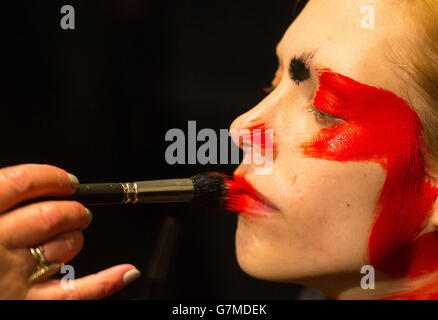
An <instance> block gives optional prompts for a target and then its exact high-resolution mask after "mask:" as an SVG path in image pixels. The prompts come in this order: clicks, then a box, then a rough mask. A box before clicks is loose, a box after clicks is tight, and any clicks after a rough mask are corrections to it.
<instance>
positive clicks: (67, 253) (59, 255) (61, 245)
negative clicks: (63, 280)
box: [42, 231, 84, 263]
mask: <svg viewBox="0 0 438 320" xmlns="http://www.w3.org/2000/svg"><path fill="white" fill-rule="evenodd" d="M83 245H84V235H83V234H82V232H81V231H71V232H65V233H63V234H61V235H58V236H56V237H54V238H52V239H50V240H48V241H47V242H45V243H44V244H42V247H43V249H44V257H45V258H46V260H47V262H48V263H54V262H63V263H67V262H69V261H70V260H72V259H73V258H74V257H76V255H77V254H78V253H79V252H80V251H81V249H82V246H83Z"/></svg>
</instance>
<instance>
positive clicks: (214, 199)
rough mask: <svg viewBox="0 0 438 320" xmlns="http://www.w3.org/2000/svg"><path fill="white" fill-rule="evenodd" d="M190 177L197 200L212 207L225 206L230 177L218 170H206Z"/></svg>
mask: <svg viewBox="0 0 438 320" xmlns="http://www.w3.org/2000/svg"><path fill="white" fill-rule="evenodd" d="M190 179H191V180H192V182H193V187H194V190H195V192H194V194H195V195H194V199H196V201H199V202H201V203H203V204H205V205H208V206H211V207H223V203H224V200H225V199H226V197H227V189H228V181H229V180H230V179H231V178H230V177H228V176H227V175H224V174H221V173H218V172H204V173H198V174H196V175H194V176H193V177H191V178H190Z"/></svg>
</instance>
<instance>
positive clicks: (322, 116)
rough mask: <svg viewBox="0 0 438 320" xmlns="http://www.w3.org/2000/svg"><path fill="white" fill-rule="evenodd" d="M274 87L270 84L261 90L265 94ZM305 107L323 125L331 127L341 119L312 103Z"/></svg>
mask: <svg viewBox="0 0 438 320" xmlns="http://www.w3.org/2000/svg"><path fill="white" fill-rule="evenodd" d="M274 89H275V86H272V85H271V86H269V87H266V88H263V91H264V92H265V93H266V94H269V93H271V92H272V91H273V90H274ZM307 108H308V111H309V112H310V113H312V114H313V116H314V117H315V120H316V121H317V122H319V123H320V124H321V125H323V126H327V127H331V126H333V125H335V124H338V123H339V122H341V121H343V119H341V118H338V117H336V116H333V115H331V114H328V113H325V112H322V111H320V110H318V109H316V108H315V107H314V106H313V105H309V106H308V107H307Z"/></svg>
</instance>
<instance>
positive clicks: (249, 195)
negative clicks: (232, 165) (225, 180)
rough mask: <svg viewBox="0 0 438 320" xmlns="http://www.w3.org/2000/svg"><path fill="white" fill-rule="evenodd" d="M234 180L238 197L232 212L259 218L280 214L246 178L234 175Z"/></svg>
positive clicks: (233, 185) (233, 187)
mask: <svg viewBox="0 0 438 320" xmlns="http://www.w3.org/2000/svg"><path fill="white" fill-rule="evenodd" d="M233 178H234V181H233V182H232V189H234V190H233V192H235V193H236V194H238V196H237V199H235V201H234V203H233V208H232V211H235V212H237V213H239V214H244V213H247V214H250V215H252V216H257V217H271V216H274V215H278V214H279V211H278V209H277V208H276V207H275V206H274V205H273V204H272V202H271V201H269V199H268V198H267V197H265V196H264V195H263V194H262V193H261V192H260V191H258V190H257V189H256V188H255V187H254V186H253V185H252V184H251V183H250V182H248V180H247V179H246V178H245V177H244V176H242V175H237V174H236V173H234V175H233Z"/></svg>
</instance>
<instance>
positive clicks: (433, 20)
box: [391, 0, 438, 178]
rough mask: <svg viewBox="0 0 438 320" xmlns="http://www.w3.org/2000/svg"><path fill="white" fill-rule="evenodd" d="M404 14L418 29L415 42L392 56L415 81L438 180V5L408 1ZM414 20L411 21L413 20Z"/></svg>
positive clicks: (429, 160)
mask: <svg viewBox="0 0 438 320" xmlns="http://www.w3.org/2000/svg"><path fill="white" fill-rule="evenodd" d="M404 4H406V6H403V9H406V10H407V11H408V16H409V17H407V18H406V11H405V10H403V11H404V12H403V13H402V15H403V17H405V19H407V20H405V22H406V23H411V26H412V27H413V28H414V29H415V30H413V31H414V34H415V38H414V39H412V38H411V39H402V41H403V44H402V48H400V47H397V48H391V56H392V57H393V58H394V59H396V60H397V65H398V66H399V67H400V68H401V70H402V71H403V72H404V73H405V74H407V75H408V77H409V78H410V79H412V80H413V81H414V87H415V90H414V91H415V93H416V94H415V98H416V101H417V102H418V105H417V106H415V107H416V112H417V114H418V116H419V118H420V120H421V122H422V124H423V130H424V131H423V133H424V135H423V139H424V142H425V145H426V147H427V150H423V155H424V160H425V162H426V170H427V172H428V173H429V174H430V175H431V176H433V177H435V178H438V1H437V0H405V3H403V5H404ZM409 18H410V19H409Z"/></svg>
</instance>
